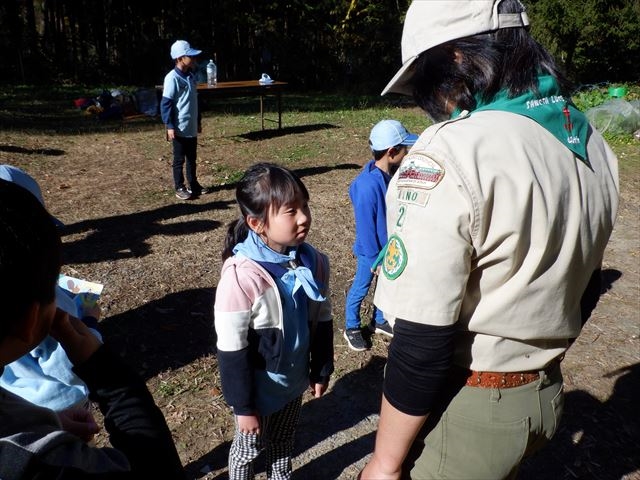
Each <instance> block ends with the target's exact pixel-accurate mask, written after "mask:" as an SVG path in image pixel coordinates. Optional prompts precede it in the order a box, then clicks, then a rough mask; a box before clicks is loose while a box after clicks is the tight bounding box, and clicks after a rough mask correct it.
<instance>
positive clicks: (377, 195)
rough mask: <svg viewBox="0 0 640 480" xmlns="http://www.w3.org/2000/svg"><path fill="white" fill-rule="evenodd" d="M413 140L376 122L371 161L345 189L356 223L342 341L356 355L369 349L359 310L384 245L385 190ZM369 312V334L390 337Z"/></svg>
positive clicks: (390, 123)
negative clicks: (343, 339) (370, 332)
mask: <svg viewBox="0 0 640 480" xmlns="http://www.w3.org/2000/svg"><path fill="white" fill-rule="evenodd" d="M417 139H418V136H417V135H414V134H411V133H409V132H408V131H407V129H406V128H405V127H404V126H403V125H402V124H401V123H400V122H398V121H397V120H382V121H380V122H378V123H377V124H376V125H375V126H374V127H373V128H372V129H371V133H370V135H369V146H370V147H371V151H372V152H373V159H371V160H369V161H368V162H367V163H366V164H365V166H364V168H363V169H362V171H361V172H360V174H359V175H358V176H357V177H356V178H355V179H354V180H353V182H351V185H350V186H349V198H350V199H351V203H352V204H353V213H354V216H355V223H356V239H355V242H354V244H353V253H354V255H355V257H356V274H355V277H354V279H353V283H352V285H351V288H350V289H349V293H348V294H347V300H346V302H345V322H346V328H345V331H344V338H345V340H346V341H347V344H348V345H349V348H351V349H352V350H355V351H357V352H359V351H363V350H366V349H367V348H368V346H369V345H368V344H367V342H366V341H365V339H364V337H363V336H362V327H361V318H360V307H361V306H362V301H363V300H364V297H366V295H367V292H368V291H369V287H370V286H371V282H372V281H373V276H374V270H372V266H373V265H374V263H375V261H376V258H377V257H378V254H379V253H380V251H381V250H382V249H383V248H384V246H385V244H386V243H387V223H386V222H387V218H386V215H387V208H386V202H385V195H386V193H387V186H388V185H389V181H390V180H391V175H392V174H393V172H394V171H395V169H396V168H397V167H398V165H400V162H401V161H402V159H403V158H404V156H405V155H406V154H407V151H408V148H409V147H410V146H412V145H413V144H414V143H415V142H416V140H417ZM373 309H374V311H373V318H372V322H371V324H370V328H371V330H372V331H374V332H376V333H381V334H383V335H387V336H393V330H392V328H391V325H389V323H388V322H386V321H385V319H384V317H383V316H382V312H381V311H379V310H378V309H376V308H375V307H373Z"/></svg>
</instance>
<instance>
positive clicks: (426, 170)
mask: <svg viewBox="0 0 640 480" xmlns="http://www.w3.org/2000/svg"><path fill="white" fill-rule="evenodd" d="M442 177H444V168H443V167H442V166H441V165H440V164H439V163H438V162H436V161H435V160H434V159H432V158H430V157H428V156H426V155H424V154H422V153H412V154H410V155H407V156H406V157H405V160H404V162H402V165H401V166H400V170H399V171H398V189H400V188H422V189H426V190H431V189H432V188H435V186H436V185H438V183H440V180H442Z"/></svg>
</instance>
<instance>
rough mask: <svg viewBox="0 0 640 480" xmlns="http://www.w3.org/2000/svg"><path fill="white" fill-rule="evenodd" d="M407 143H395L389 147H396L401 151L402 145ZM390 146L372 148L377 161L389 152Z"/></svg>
mask: <svg viewBox="0 0 640 480" xmlns="http://www.w3.org/2000/svg"><path fill="white" fill-rule="evenodd" d="M404 146H405V145H402V144H401V143H399V144H398V145H394V146H393V147H389V148H394V149H395V150H396V151H398V152H399V151H400V149H401V148H402V147H404ZM389 148H385V149H384V150H371V152H372V154H373V159H374V160H375V161H378V160H380V159H381V158H382V157H384V156H385V155H386V154H387V152H388V151H389Z"/></svg>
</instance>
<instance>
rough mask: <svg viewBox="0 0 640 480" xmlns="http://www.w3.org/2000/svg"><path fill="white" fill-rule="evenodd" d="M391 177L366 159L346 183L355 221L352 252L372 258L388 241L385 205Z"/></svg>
mask: <svg viewBox="0 0 640 480" xmlns="http://www.w3.org/2000/svg"><path fill="white" fill-rule="evenodd" d="M390 181H391V177H390V176H389V174H387V173H386V172H383V171H382V170H380V169H379V168H378V167H376V166H375V160H373V159H372V160H369V162H367V164H366V165H365V166H364V167H363V169H362V171H361V172H360V174H359V175H358V176H357V177H356V178H355V179H354V180H353V181H352V182H351V185H349V198H350V199H351V203H352V204H353V213H354V215H355V222H356V240H355V242H354V243H353V253H354V254H356V255H358V256H365V257H368V258H375V257H376V256H377V255H378V253H380V250H382V248H383V247H384V246H385V245H386V243H387V206H386V201H385V195H386V193H387V187H388V186H389V182H390Z"/></svg>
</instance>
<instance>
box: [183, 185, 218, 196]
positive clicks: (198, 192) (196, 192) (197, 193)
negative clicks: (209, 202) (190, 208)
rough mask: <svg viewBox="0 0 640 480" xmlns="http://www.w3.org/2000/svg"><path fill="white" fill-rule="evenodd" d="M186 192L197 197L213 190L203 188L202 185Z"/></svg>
mask: <svg viewBox="0 0 640 480" xmlns="http://www.w3.org/2000/svg"><path fill="white" fill-rule="evenodd" d="M187 191H188V192H189V193H190V194H192V195H193V196H195V197H198V196H200V195H206V194H207V193H211V192H212V191H213V190H212V189H211V188H208V187H203V186H202V185H197V186H196V187H194V188H190V189H188V190H187Z"/></svg>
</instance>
